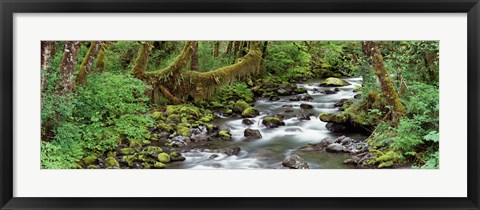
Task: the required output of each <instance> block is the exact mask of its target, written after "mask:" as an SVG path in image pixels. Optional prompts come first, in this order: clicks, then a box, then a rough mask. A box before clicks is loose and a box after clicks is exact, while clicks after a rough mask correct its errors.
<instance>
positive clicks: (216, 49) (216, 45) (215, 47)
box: [213, 41, 220, 58]
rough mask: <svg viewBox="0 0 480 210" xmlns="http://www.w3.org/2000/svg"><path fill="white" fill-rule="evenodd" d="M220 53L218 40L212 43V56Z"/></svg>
mask: <svg viewBox="0 0 480 210" xmlns="http://www.w3.org/2000/svg"><path fill="white" fill-rule="evenodd" d="M219 54H220V41H216V42H215V43H213V57H214V58H216V57H218V55H219Z"/></svg>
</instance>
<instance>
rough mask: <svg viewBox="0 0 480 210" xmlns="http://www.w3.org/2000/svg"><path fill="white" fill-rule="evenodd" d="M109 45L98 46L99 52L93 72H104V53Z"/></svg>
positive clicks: (107, 43)
mask: <svg viewBox="0 0 480 210" xmlns="http://www.w3.org/2000/svg"><path fill="white" fill-rule="evenodd" d="M109 44H110V43H109V42H102V43H101V45H100V51H99V52H98V58H97V62H96V63H95V71H96V72H103V70H105V61H104V59H105V51H106V50H107V47H108V45H109Z"/></svg>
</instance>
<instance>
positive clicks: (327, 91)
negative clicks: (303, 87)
mask: <svg viewBox="0 0 480 210" xmlns="http://www.w3.org/2000/svg"><path fill="white" fill-rule="evenodd" d="M338 91H340V90H339V89H338V88H335V89H326V90H324V91H323V93H325V94H335V93H337V92H338Z"/></svg>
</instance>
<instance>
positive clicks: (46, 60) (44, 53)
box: [40, 41, 55, 91]
mask: <svg viewBox="0 0 480 210" xmlns="http://www.w3.org/2000/svg"><path fill="white" fill-rule="evenodd" d="M40 45H41V58H40V61H41V63H40V68H41V71H42V74H41V75H42V76H41V86H40V87H41V91H43V90H45V83H46V81H47V79H46V78H47V77H48V76H49V74H50V71H49V68H48V67H49V66H50V59H51V58H52V57H54V56H55V42H53V41H42V42H41V44H40Z"/></svg>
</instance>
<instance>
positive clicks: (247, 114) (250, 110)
mask: <svg viewBox="0 0 480 210" xmlns="http://www.w3.org/2000/svg"><path fill="white" fill-rule="evenodd" d="M258 115H260V112H259V111H258V110H257V109H255V108H253V107H249V108H247V109H245V110H244V111H243V112H242V117H256V116H258Z"/></svg>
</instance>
